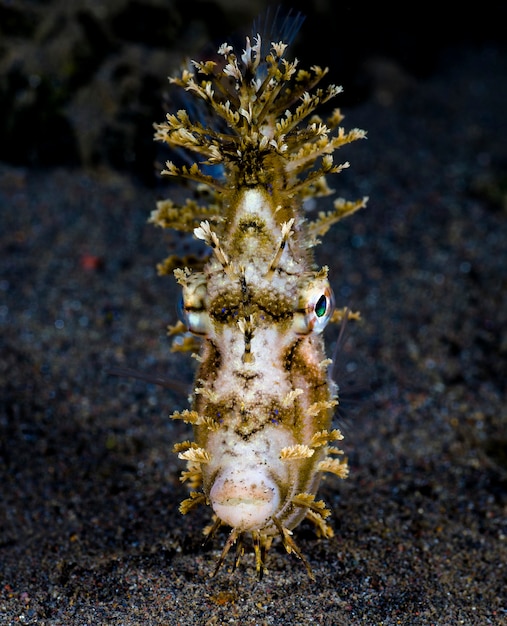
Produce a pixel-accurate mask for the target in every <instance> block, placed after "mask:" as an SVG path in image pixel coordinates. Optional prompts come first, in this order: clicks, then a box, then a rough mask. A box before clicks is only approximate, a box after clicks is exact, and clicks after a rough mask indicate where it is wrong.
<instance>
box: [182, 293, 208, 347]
mask: <svg viewBox="0 0 507 626" xmlns="http://www.w3.org/2000/svg"><path fill="white" fill-rule="evenodd" d="M177 311H178V319H179V320H180V322H182V323H183V324H185V326H186V327H187V328H188V330H189V331H190V332H191V333H193V334H194V335H200V336H201V337H202V336H203V335H207V334H208V332H209V329H210V319H209V315H208V312H207V311H206V310H205V309H191V308H189V307H186V306H185V300H184V298H183V296H181V298H180V299H179V302H178V307H177Z"/></svg>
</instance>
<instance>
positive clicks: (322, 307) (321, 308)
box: [315, 294, 327, 317]
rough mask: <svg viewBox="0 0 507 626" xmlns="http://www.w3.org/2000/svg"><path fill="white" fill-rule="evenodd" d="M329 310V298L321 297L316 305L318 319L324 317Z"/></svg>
mask: <svg viewBox="0 0 507 626" xmlns="http://www.w3.org/2000/svg"><path fill="white" fill-rule="evenodd" d="M326 309H327V298H326V296H325V295H324V294H322V295H321V296H320V298H319V299H318V300H317V303H316V305H315V315H316V316H317V317H322V316H323V315H324V313H325V312H326Z"/></svg>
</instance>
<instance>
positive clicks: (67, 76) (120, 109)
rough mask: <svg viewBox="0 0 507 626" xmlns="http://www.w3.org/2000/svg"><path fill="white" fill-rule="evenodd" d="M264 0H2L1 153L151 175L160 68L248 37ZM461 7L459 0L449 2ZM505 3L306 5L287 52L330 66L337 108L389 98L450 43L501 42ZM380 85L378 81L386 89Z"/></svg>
mask: <svg viewBox="0 0 507 626" xmlns="http://www.w3.org/2000/svg"><path fill="white" fill-rule="evenodd" d="M268 6H270V7H271V9H272V10H273V9H274V7H276V6H278V5H277V4H274V3H270V2H266V1H261V2H259V1H257V2H256V1H246V0H239V1H235V2H231V1H230V0H220V1H216V2H207V1H204V0H197V1H190V2H189V1H185V2H184V1H182V0H144V1H141V0H110V1H108V2H103V1H98V0H73V1H72V2H61V1H59V0H54V1H51V0H46V1H36V0H0V160H2V161H5V162H7V163H10V164H13V165H25V166H31V167H48V166H49V167H50V166H55V165H58V166H71V167H72V166H84V167H100V166H107V167H112V168H114V169H119V170H122V171H129V172H131V173H132V174H134V175H135V176H136V177H137V178H139V179H141V180H142V181H143V182H144V183H152V182H153V181H154V180H155V172H156V168H155V166H154V163H155V161H156V150H157V147H156V146H155V144H154V143H153V141H152V129H151V125H152V122H153V121H160V120H161V119H162V118H163V116H164V108H163V102H164V97H165V93H166V92H167V85H168V83H167V76H168V75H169V74H171V73H172V72H174V71H175V69H176V68H177V67H178V65H179V63H180V60H181V59H182V57H184V56H186V55H190V56H194V55H197V54H198V51H199V50H202V49H203V48H205V47H206V46H207V45H209V44H210V43H221V42H223V41H224V40H225V39H226V38H227V37H228V36H229V35H230V34H231V33H237V34H238V35H239V34H241V35H243V34H248V33H249V27H250V25H251V23H252V20H253V19H254V18H255V17H256V16H257V15H258V14H262V13H263V12H264V11H265V10H266V7H268ZM455 6H459V5H455ZM506 6H507V5H506V3H500V2H496V3H494V2H483V3H481V4H480V5H472V4H470V5H469V8H464V7H463V5H461V6H460V8H459V9H456V8H451V9H449V8H446V7H444V6H443V5H442V3H436V2H431V3H428V2H426V3H410V4H407V3H405V4H403V5H398V4H397V6H396V7H395V6H394V4H393V5H390V4H385V3H375V4H370V3H362V2H355V3H341V2H336V1H335V0H318V1H316V2H311V3H310V2H308V1H306V2H303V1H302V0H294V1H293V2H291V3H290V4H287V5H286V6H285V5H283V7H282V8H283V10H288V8H289V7H290V8H292V9H293V10H294V11H295V12H297V11H301V12H302V13H304V14H305V15H306V22H305V26H304V38H303V37H300V38H298V39H297V40H296V42H295V47H294V53H295V54H296V55H297V56H298V58H300V59H301V61H302V62H305V61H306V59H307V58H308V62H309V63H315V62H318V63H319V64H321V65H329V66H331V67H332V74H331V77H330V80H331V81H333V82H337V83H339V84H342V85H343V86H344V88H345V93H344V95H343V96H342V97H341V99H340V103H339V104H340V106H348V107H351V106H354V104H357V103H360V102H362V101H363V100H364V99H366V98H368V97H371V95H372V92H373V91H376V92H377V96H378V97H379V98H381V99H382V98H383V99H384V100H385V102H384V104H387V105H388V104H389V98H390V97H391V96H392V93H393V91H394V92H396V89H397V88H398V87H400V85H402V84H403V83H404V82H406V81H407V80H413V79H424V78H425V77H427V76H429V75H430V74H431V72H432V71H433V70H434V68H435V67H436V65H437V64H438V63H439V61H440V59H441V58H442V55H443V54H446V51H448V50H450V49H452V48H453V47H455V46H467V47H474V46H484V45H488V43H495V44H497V45H498V44H499V43H500V44H501V45H503V44H505V40H506V36H505V25H506V23H507V9H506ZM383 86H384V87H385V86H387V89H385V88H383Z"/></svg>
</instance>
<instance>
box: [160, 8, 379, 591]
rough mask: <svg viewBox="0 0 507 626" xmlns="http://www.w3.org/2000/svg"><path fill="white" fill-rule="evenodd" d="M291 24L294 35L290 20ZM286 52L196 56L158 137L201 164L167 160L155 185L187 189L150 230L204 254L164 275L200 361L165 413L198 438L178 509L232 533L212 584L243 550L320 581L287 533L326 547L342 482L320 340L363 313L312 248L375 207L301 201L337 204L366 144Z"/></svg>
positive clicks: (167, 264) (318, 74) (260, 571)
mask: <svg viewBox="0 0 507 626" xmlns="http://www.w3.org/2000/svg"><path fill="white" fill-rule="evenodd" d="M296 21H297V20H296ZM287 24H288V26H289V30H290V31H291V33H290V35H289V37H288V39H289V40H291V39H292V38H293V37H294V33H295V31H296V30H297V24H296V27H295V26H294V20H293V21H290V20H289V21H288V22H287V21H286V25H287ZM286 30H287V29H286ZM290 43H291V42H290V41H289V43H287V42H286V41H283V40H279V41H277V40H274V41H271V40H270V39H268V40H267V41H265V36H264V35H263V34H261V33H260V32H256V31H254V32H253V33H252V34H251V35H249V36H247V37H246V38H245V44H244V48H243V49H239V50H237V47H234V46H233V45H231V44H229V43H223V44H222V45H220V46H219V48H218V50H217V53H216V54H215V55H213V57H212V58H211V59H207V60H194V61H192V62H191V63H190V64H189V65H187V66H185V67H184V68H183V69H182V70H181V72H180V74H178V75H176V76H173V77H170V79H169V80H170V83H171V84H172V85H173V87H174V88H176V89H180V90H183V93H184V96H185V97H186V98H189V99H191V101H192V106H189V107H187V108H180V109H178V110H176V111H174V112H169V113H167V115H166V118H165V120H164V121H162V122H160V123H156V124H155V125H154V127H155V140H156V141H158V142H161V143H162V144H165V145H166V146H168V147H169V148H170V149H171V150H172V151H173V153H174V154H177V153H181V152H182V151H184V152H186V153H187V154H188V155H191V156H192V159H191V160H188V158H187V161H186V162H183V163H182V164H177V163H175V162H174V161H173V160H168V161H167V162H166V164H165V167H164V169H163V170H162V172H161V174H162V176H164V177H168V178H170V179H174V180H178V181H181V180H183V181H186V182H187V183H190V184H191V185H192V187H193V189H194V193H193V194H192V196H191V197H190V198H188V199H187V200H186V201H184V202H183V203H180V204H178V203H176V202H174V201H173V200H172V199H170V198H169V199H164V200H160V201H158V202H157V205H156V209H155V210H154V211H153V212H152V213H151V216H150V218H149V221H150V222H151V223H153V224H154V225H156V226H158V227H161V228H164V229H174V230H176V231H180V232H183V233H187V234H189V235H193V237H194V238H195V239H196V240H198V241H200V242H204V244H205V245H206V247H207V250H208V255H207V256H206V257H205V258H204V259H203V260H202V263H201V264H200V265H199V264H193V265H192V266H191V267H189V266H188V265H185V263H184V262H183V263H178V259H176V258H175V257H174V256H169V257H168V258H167V259H165V260H164V261H162V262H161V263H159V265H158V270H159V273H160V274H165V275H170V274H174V276H175V279H176V281H177V283H178V284H179V285H180V287H181V294H182V295H181V301H180V305H179V313H178V315H179V321H178V323H177V324H176V325H175V326H172V327H170V334H172V335H178V334H179V333H181V334H182V336H183V339H182V340H181V339H180V342H179V344H178V346H179V347H178V348H177V349H178V350H180V351H185V350H189V351H191V352H193V354H194V356H195V357H196V359H197V361H198V368H197V371H196V375H195V380H194V384H193V386H192V391H191V394H190V398H189V401H190V405H189V408H187V409H184V410H182V411H175V412H174V413H173V414H172V415H171V418H172V419H175V420H183V421H184V422H186V423H187V424H190V425H191V427H192V430H193V440H192V441H185V442H182V443H178V444H176V445H175V447H174V451H175V452H176V453H177V455H178V457H179V458H180V459H182V460H183V461H185V462H186V469H185V470H184V471H183V472H182V475H181V480H182V481H183V482H185V483H187V484H188V486H189V489H190V493H189V497H188V498H186V499H185V500H184V501H183V502H182V503H181V505H180V507H179V510H180V511H181V513H183V514H187V513H189V512H190V511H192V510H193V509H195V508H196V507H198V506H200V505H203V506H207V507H209V508H210V509H211V515H212V519H211V522H210V524H209V525H208V526H207V527H206V528H205V529H204V534H205V535H206V536H207V538H208V539H211V538H212V537H214V536H215V534H216V533H217V531H218V529H219V528H221V527H227V528H229V529H230V530H229V534H228V537H227V539H226V541H225V545H224V546H223V549H222V551H221V554H220V556H219V558H218V561H217V563H216V566H215V568H214V570H213V571H212V572H211V575H212V576H214V575H216V574H217V573H218V571H219V570H220V568H221V566H222V565H223V563H224V562H225V560H226V557H227V555H228V553H229V551H230V550H231V548H232V547H233V546H236V548H235V553H236V554H235V557H234V563H233V568H234V569H236V567H237V566H238V565H239V563H240V560H241V557H242V556H243V554H244V552H245V550H246V548H247V547H251V549H253V553H254V559H255V569H256V573H257V576H258V577H259V578H262V577H263V576H264V574H265V573H266V572H267V566H266V563H267V554H268V552H269V549H270V547H271V545H272V543H273V541H275V540H276V541H281V543H282V545H283V546H284V548H285V550H286V552H287V553H292V554H294V555H296V557H298V558H299V559H300V560H301V561H302V563H303V564H304V566H305V568H306V571H307V573H308V575H309V577H310V578H311V579H314V574H313V570H312V568H311V565H310V563H309V562H308V560H307V559H306V557H305V556H304V554H303V553H302V550H301V549H300V548H299V546H298V544H297V543H296V540H295V539H294V536H293V530H294V529H295V528H296V527H297V526H298V525H299V524H300V523H301V522H302V521H303V520H309V521H310V522H312V523H313V524H314V526H315V529H316V533H317V535H318V536H320V537H324V538H330V537H332V536H333V530H332V527H331V525H330V524H329V523H328V521H327V520H328V517H329V516H330V514H331V512H330V510H329V509H328V508H327V506H326V504H325V503H324V502H323V501H322V500H319V499H317V491H318V488H319V484H320V482H321V478H322V476H323V474H324V473H326V472H328V473H331V474H334V475H336V476H338V477H339V478H346V477H347V475H348V465H347V459H346V458H345V456H344V454H343V451H342V450H341V449H340V448H339V447H338V442H339V441H340V440H342V438H343V436H342V433H341V432H340V430H339V429H338V428H333V415H334V413H335V410H336V406H337V404H338V397H337V385H336V383H335V382H334V381H333V380H332V377H331V376H330V368H332V364H333V362H332V359H330V358H328V357H327V356H326V351H325V345H324V339H323V331H324V329H325V327H326V326H327V325H328V323H330V322H333V323H339V322H344V321H346V320H348V319H358V318H359V313H357V312H356V313H353V312H352V311H350V310H349V309H348V308H347V307H346V306H345V307H343V308H341V309H337V308H336V307H335V298H334V295H333V291H332V289H331V285H330V282H329V277H328V274H329V268H328V267H327V266H324V267H319V266H318V264H317V262H316V259H315V253H314V249H315V248H316V246H317V245H318V244H319V243H320V241H321V238H322V237H323V236H324V235H325V234H326V233H327V232H328V230H329V229H330V228H331V226H333V225H334V224H335V223H336V222H338V221H340V220H341V219H342V218H344V217H346V216H349V215H351V214H353V213H355V212H356V211H358V210H359V209H361V208H363V207H365V206H366V203H367V200H368V198H367V197H362V198H360V199H357V200H345V199H343V198H339V199H336V200H335V201H334V204H333V208H332V209H331V210H328V211H320V212H319V213H318V215H317V217H316V218H315V219H310V218H309V215H308V211H306V209H305V206H306V204H307V202H308V201H310V200H312V201H314V200H313V199H318V198H321V197H324V196H327V195H330V194H331V193H333V192H332V191H331V189H330V188H329V186H328V183H327V178H328V177H329V176H330V175H334V174H338V173H340V172H342V171H343V170H345V169H346V168H348V167H349V163H348V161H345V162H342V163H335V162H334V158H333V154H334V152H335V151H336V150H338V149H339V148H340V147H342V146H344V145H346V144H350V143H351V142H354V141H356V140H359V139H363V138H365V137H366V133H365V131H363V130H361V129H358V128H352V129H351V130H345V129H344V128H343V127H342V126H341V122H342V120H343V115H342V113H341V111H340V109H338V108H335V109H334V110H332V112H331V113H330V115H329V116H328V117H327V118H326V119H324V118H323V117H322V116H321V115H319V114H318V112H317V110H318V109H322V108H324V107H325V105H326V104H327V103H328V102H329V101H331V100H332V99H334V98H335V97H336V96H337V95H338V94H340V93H341V91H342V88H341V87H340V86H337V85H334V84H330V85H328V86H326V87H321V86H320V84H321V81H322V80H323V79H324V77H325V76H326V74H327V73H328V69H327V68H322V67H321V66H318V65H313V66H312V67H310V68H309V69H300V68H299V63H298V60H297V59H291V58H290V57H289V55H288V51H289V48H290ZM183 101H184V99H183ZM197 111H198V113H196V112H197ZM201 198H202V200H201Z"/></svg>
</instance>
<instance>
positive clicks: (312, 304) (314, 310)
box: [305, 286, 334, 333]
mask: <svg viewBox="0 0 507 626" xmlns="http://www.w3.org/2000/svg"><path fill="white" fill-rule="evenodd" d="M333 311H334V296H333V292H332V290H331V287H329V286H328V287H326V288H325V289H324V290H322V289H315V290H312V291H311V292H310V293H309V294H308V300H307V305H306V315H305V321H306V325H307V327H308V329H309V330H311V331H313V332H314V333H321V332H322V331H323V330H324V328H325V327H326V326H327V323H328V322H329V320H330V319H331V315H332V314H333Z"/></svg>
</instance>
